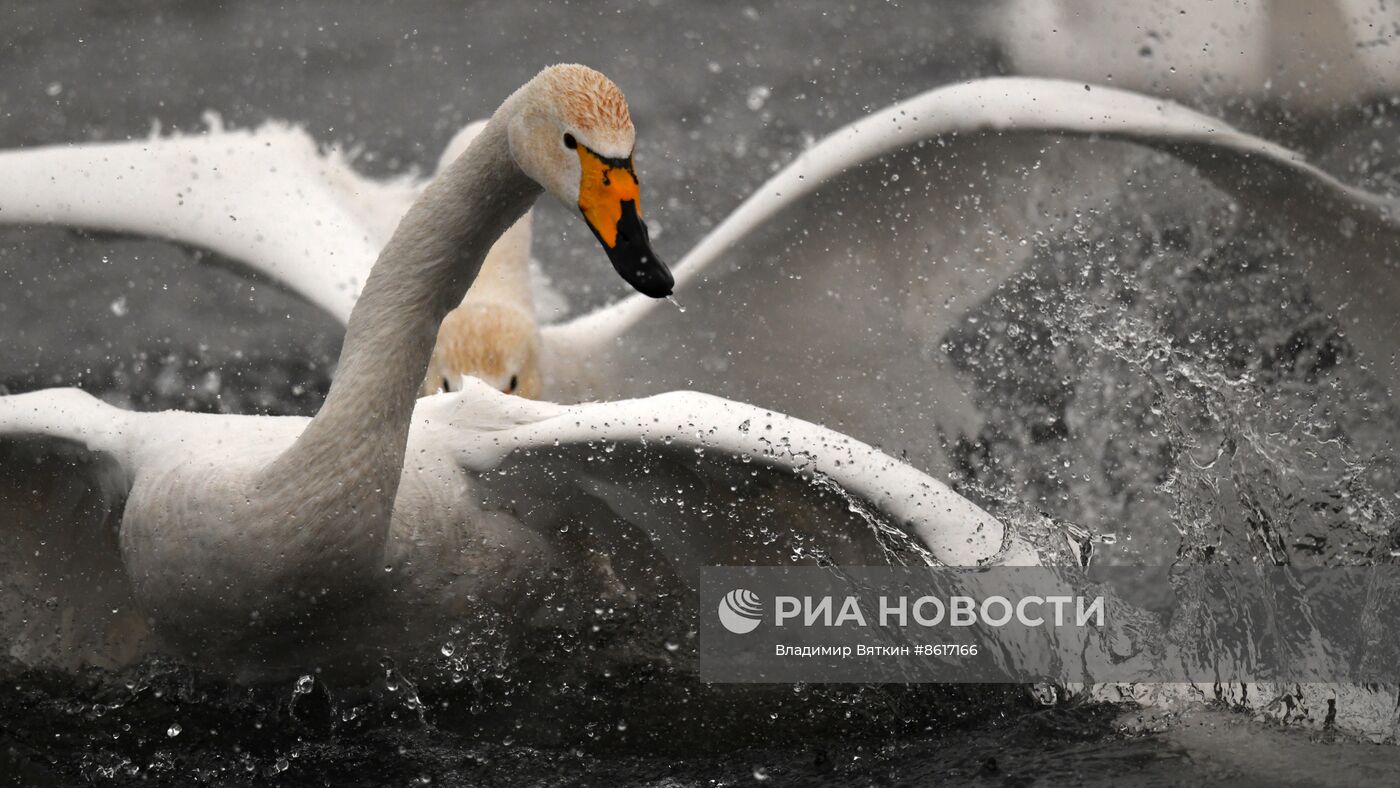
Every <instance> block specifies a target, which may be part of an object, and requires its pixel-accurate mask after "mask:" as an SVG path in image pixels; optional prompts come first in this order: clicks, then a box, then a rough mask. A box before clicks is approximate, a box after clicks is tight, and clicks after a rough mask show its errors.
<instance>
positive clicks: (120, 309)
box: [107, 296, 129, 317]
mask: <svg viewBox="0 0 1400 788" xmlns="http://www.w3.org/2000/svg"><path fill="white" fill-rule="evenodd" d="M107 308H108V309H110V310H111V311H112V314H114V315H116V316H117V317H126V315H127V312H128V311H129V310H128V308H127V305H126V296H118V297H117V300H115V301H113V302H112V303H111V304H110V305H108V307H107Z"/></svg>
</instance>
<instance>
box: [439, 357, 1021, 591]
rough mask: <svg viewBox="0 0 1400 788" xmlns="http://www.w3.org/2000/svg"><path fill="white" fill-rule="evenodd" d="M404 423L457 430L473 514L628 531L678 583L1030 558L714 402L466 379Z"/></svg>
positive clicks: (743, 410) (822, 447)
mask: <svg viewBox="0 0 1400 788" xmlns="http://www.w3.org/2000/svg"><path fill="white" fill-rule="evenodd" d="M418 414H419V416H420V417H426V418H428V419H429V420H430V421H432V420H438V421H441V422H446V423H451V424H454V425H455V426H456V427H457V430H456V432H455V433H454V440H453V446H454V448H455V449H456V451H457V452H458V457H459V458H460V461H461V463H462V465H463V466H464V467H465V468H466V469H467V470H468V471H469V472H471V473H472V474H474V475H475V476H477V477H478V478H479V480H480V481H479V483H480V485H481V490H482V496H483V506H485V507H487V508H505V509H509V510H510V511H511V512H512V514H513V515H514V516H516V517H518V518H519V519H520V520H521V521H522V522H524V523H525V524H526V525H528V526H530V527H532V528H535V529H538V530H540V531H541V532H542V533H545V534H550V535H554V534H558V533H560V532H562V531H568V530H570V529H571V528H572V529H575V532H577V531H579V530H582V531H586V532H590V533H593V534H595V536H597V537H598V541H599V542H601V543H602V544H603V545H604V547H603V548H602V549H604V550H605V551H607V552H609V553H610V554H613V555H616V554H617V552H618V551H620V550H622V548H621V547H620V546H622V545H625V544H628V543H629V536H630V540H631V542H633V543H637V544H639V545H641V546H642V547H644V548H645V549H642V550H641V552H642V553H646V552H647V551H648V550H655V551H656V552H657V553H659V554H660V555H662V556H664V557H665V558H666V559H668V561H669V563H670V564H671V566H672V567H673V569H674V571H675V572H676V573H677V575H678V576H680V577H681V579H684V580H687V581H693V573H694V572H695V571H696V570H698V568H699V567H702V566H707V565H714V564H760V565H763V564H786V563H792V562H794V561H799V562H808V561H817V562H830V563H833V564H847V565H862V564H871V563H879V564H884V563H888V562H890V561H892V560H895V561H898V560H903V561H912V562H915V563H919V562H926V561H938V562H943V563H946V564H954V565H977V564H984V563H989V562H993V561H1011V562H1032V561H1034V558H1035V557H1034V553H1033V551H1031V550H1030V549H1029V548H1028V547H1027V546H1025V545H1024V543H1022V542H1021V541H1020V540H1018V539H1016V538H1014V537H1012V536H1011V535H1010V534H1008V533H1007V531H1006V529H1005V528H1004V527H1003V525H1002V524H1001V523H1000V522H999V521H997V520H996V519H995V518H993V517H992V516H991V515H989V514H987V513H986V512H985V511H983V510H982V509H980V508H979V507H977V506H976V505H975V504H973V503H972V502H971V501H968V500H967V499H965V498H963V497H962V496H960V495H958V494H957V493H955V492H953V491H952V490H950V489H948V487H946V486H945V485H944V484H942V483H941V482H939V481H937V480H935V479H932V478H930V477H929V476H927V475H925V474H923V473H921V472H919V471H918V470H915V469H914V468H912V467H910V466H909V465H907V464H905V463H901V462H899V461H898V460H895V459H894V458H892V457H889V456H888V455H885V454H883V453H881V452H879V451H877V450H875V449H873V448H871V447H870V446H868V445H866V444H864V443H861V442H860V441H857V440H855V439H853V438H850V437H847V436H845V435H841V434H839V433H836V432H833V431H831V430H828V429H825V428H823V427H819V426H817V425H815V424H810V423H808V422H804V421H802V420H800V419H795V418H792V417H790V416H785V415H783V414H781V413H775V412H773V411H769V410H765V409H762V408H756V407H753V406H750V405H745V404H743V403H738V402H731V401H729V400H724V399H720V398H718V397H712V396H708V395H705V394H698V393H694V392H674V393H669V394H661V395H657V396H653V397H647V398H645V399H637V400H625V401H619V402H607V403H593V404H585V405H573V406H559V405H553V404H551V403H541V402H531V401H528V400H523V399H520V398H517V397H508V396H506V395H503V394H501V393H499V392H497V391H494V390H492V389H490V388H489V387H488V386H486V385H485V384H476V385H471V386H469V387H468V388H467V389H465V390H464V391H462V392H457V393H455V394H450V395H439V396H438V397H434V398H428V399H425V400H423V401H421V402H420V404H419V408H418ZM604 531H606V535H605V536H604V535H602V533H603V532H604ZM623 552H625V551H623ZM651 569H652V570H653V571H654V567H651ZM641 571H642V572H643V574H645V572H646V571H647V569H646V566H645V565H643V568H642V570H641ZM642 582H643V583H645V582H646V581H645V580H643V581H642Z"/></svg>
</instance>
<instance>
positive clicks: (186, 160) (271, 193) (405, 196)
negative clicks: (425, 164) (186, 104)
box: [0, 123, 420, 323]
mask: <svg viewBox="0 0 1400 788" xmlns="http://www.w3.org/2000/svg"><path fill="white" fill-rule="evenodd" d="M419 185H420V184H419V182H418V181H417V180H416V179H414V178H412V177H400V178H395V179H390V180H386V181H375V180H373V179H369V178H365V177H362V176H360V175H358V174H357V173H356V172H355V171H354V170H353V169H352V168H351V167H350V166H349V165H348V164H347V163H346V161H345V158H344V157H343V156H341V155H339V154H338V153H334V152H332V153H323V152H321V151H320V150H319V149H318V148H317V145H316V143H315V141H314V140H312V139H311V137H310V136H308V135H307V134H306V132H304V131H302V130H301V129H298V128H293V127H290V126H285V125H281V124H273V123H269V124H266V125H264V126H262V127H261V128H258V129H256V130H242V131H224V130H222V129H220V128H218V127H217V126H215V128H213V129H212V130H211V131H209V132H208V133H206V134H194V135H181V136H173V137H153V138H151V139H145V140H133V141H129V142H110V143H91V144H83V145H61V146H51V147H42V148H33V149H27V150H26V149H21V150H12V151H5V152H3V153H0V221H3V222H5V223H7V224H21V223H36V224H38V223H46V224H59V225H67V226H72V227H85V228H90V229H98V230H107V231H112V232H120V233H131V234H136V235H145V236H151V237H156V238H166V239H170V240H173V241H178V242H181V243H185V244H190V245H193V246H199V247H203V248H206V249H209V250H212V251H214V252H217V253H219V254H220V255H223V256H224V257H227V258H229V259H230V260H233V261H235V262H238V263H242V264H244V265H247V266H248V267H250V268H252V269H254V270H256V271H257V272H259V273H261V274H263V275H266V276H268V277H270V278H272V279H273V280H275V281H277V282H280V283H281V284H283V285H285V286H286V287H288V288H289V289H291V290H293V291H295V292H297V293H299V294H301V295H302V296H303V297H304V298H306V299H307V300H309V301H311V302H312V303H314V304H316V305H317V306H320V307H321V308H323V309H325V310H326V311H327V312H330V313H331V314H332V315H334V316H335V317H336V318H338V319H339V320H340V321H341V322H342V323H343V322H345V320H346V319H347V318H348V317H349V315H350V309H351V307H352V306H354V303H355V298H356V297H357V296H358V294H359V291H360V287H361V286H362V285H363V283H364V281H365V277H366V276H367V275H368V273H369V269H370V267H371V266H372V265H373V264H374V260H375V258H376V257H377V256H378V253H379V249H380V248H381V246H382V245H383V243H384V242H385V241H386V240H387V239H388V236H389V234H390V233H391V232H392V231H393V229H394V226H395V225H397V224H398V220H399V218H401V217H402V216H403V213H404V212H405V211H406V210H407V208H408V205H409V203H410V202H411V201H412V199H413V198H414V196H416V194H417V190H418V188H419Z"/></svg>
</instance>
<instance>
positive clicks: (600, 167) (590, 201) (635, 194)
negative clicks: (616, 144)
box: [576, 145, 642, 248]
mask: <svg viewBox="0 0 1400 788" xmlns="http://www.w3.org/2000/svg"><path fill="white" fill-rule="evenodd" d="M576 150H577V151H578V160H579V164H580V165H582V168H583V175H582V177H581V178H580V181H579V186H578V207H579V210H581V211H583V218H584V219H585V220H586V221H587V222H588V224H589V225H590V226H591V227H592V228H593V232H595V233H597V234H598V237H599V238H601V239H602V241H603V243H605V244H607V246H608V248H612V247H614V246H616V245H617V223H618V222H619V221H621V219H622V204H623V203H624V202H628V201H629V200H630V201H631V202H632V203H633V204H634V205H635V206H636V208H637V215H638V216H641V215H642V205H641V190H640V189H639V188H638V187H637V176H636V175H635V174H634V173H633V172H632V169H631V165H630V163H629V164H628V165H627V166H619V165H618V163H617V162H615V161H614V162H612V163H609V162H608V161H604V160H603V159H602V158H600V157H599V156H598V154H596V153H594V152H593V151H591V150H588V149H587V148H585V147H584V146H583V145H579V146H578V147H577V148H576Z"/></svg>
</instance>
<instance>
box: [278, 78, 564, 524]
mask: <svg viewBox="0 0 1400 788" xmlns="http://www.w3.org/2000/svg"><path fill="white" fill-rule="evenodd" d="M508 105H509V103H508V104H507V105H506V106H508ZM506 106H503V107H502V110H500V111H498V112H497V113H496V116H495V117H494V118H493V119H492V120H491V121H490V122H489V123H488V124H487V126H486V128H485V129H484V130H483V131H482V132H481V134H480V135H479V136H478V137H477V138H476V139H475V140H474V141H473V142H472V144H471V145H470V146H469V147H468V148H467V150H466V151H465V152H464V153H463V154H462V155H461V156H460V157H459V158H458V159H457V160H456V161H455V162H453V164H452V165H450V166H449V167H448V168H447V169H446V170H445V171H443V172H442V173H441V174H440V175H439V176H438V177H437V178H436V179H435V180H434V181H433V182H432V183H431V184H429V186H428V188H427V189H425V190H424V192H423V194H422V195H421V196H420V197H419V198H418V200H417V201H416V202H415V203H414V204H413V206H412V207H411V208H410V209H409V211H408V213H407V214H406V215H405V216H404V218H403V220H402V221H401V222H400V223H399V226H398V228H397V229H396V230H395V231H394V234H393V236H392V237H391V238H390V240H389V243H388V244H387V245H386V246H385V247H384V250H383V251H382V252H381V253H380V255H379V259H378V260H377V262H375V264H374V267H373V268H372V269H371V271H370V274H369V278H368V279H367V281H366V282H365V287H364V290H363V291H362V293H361V295H360V298H359V300H358V301H357V302H356V304H355V308H354V310H353V311H352V312H351V313H350V319H349V322H348V324H347V327H346V332H345V342H344V345H343V346H342V349H341V354H340V364H339V368H338V370H337V372H336V375H335V381H334V383H333V384H332V385H331V389H330V393H329V394H328V395H327V397H326V402H325V404H324V405H323V406H322V408H321V410H320V412H318V413H317V414H316V417H315V418H314V419H312V421H311V423H310V424H309V425H308V426H307V428H306V430H305V432H303V433H302V435H301V437H300V438H299V439H298V440H297V442H296V443H295V444H294V445H293V446H292V447H291V448H290V449H289V450H288V451H287V452H286V453H284V454H283V455H282V456H281V457H279V458H278V459H277V460H276V461H275V462H274V463H273V465H272V466H271V467H269V468H268V469H267V473H268V477H269V478H270V479H271V480H272V481H274V483H281V484H289V485H290V487H291V488H293V492H294V493H296V494H298V495H300V496H301V497H303V498H304V497H305V492H304V490H305V487H306V486H307V485H308V484H312V485H314V484H316V483H318V482H319V483H324V484H332V485H335V486H336V488H337V497H338V498H340V499H341V501H342V506H345V505H350V506H354V507H355V511H356V512H357V516H356V520H357V521H360V522H364V523H367V524H379V525H383V526H385V527H387V522H388V515H389V513H390V511H391V509H392V505H393V501H394V497H395V495H396V494H397V491H398V480H399V474H400V472H401V469H402V466H403V459H404V450H405V445H406V443H407V440H408V432H409V426H410V424H411V422H412V417H413V407H414V403H415V401H416V397H417V395H418V392H419V388H420V386H421V383H422V380H423V377H424V374H425V373H426V371H427V368H428V361H429V358H430V356H431V355H432V350H433V343H434V341H435V340H436V338H437V331H438V324H439V323H441V322H442V319H443V317H444V316H445V315H446V314H447V312H448V311H449V310H450V309H451V308H453V307H454V306H456V305H457V304H458V303H460V302H461V301H462V298H463V296H464V295H465V294H466V292H467V288H468V287H469V286H470V285H471V283H472V281H473V280H474V279H476V277H477V275H478V273H479V272H480V270H481V266H482V261H483V259H484V258H485V256H486V253H487V250H488V249H490V248H491V245H492V243H493V242H495V240H496V239H497V238H498V237H500V236H501V234H502V233H504V232H505V231H506V229H507V228H509V227H510V226H511V225H512V224H513V223H515V222H516V221H517V220H518V219H520V217H521V216H522V215H523V214H524V213H525V212H526V211H527V210H528V209H529V207H530V205H531V203H533V202H534V200H535V198H536V196H538V194H539V192H540V191H541V190H540V187H539V186H538V185H537V184H536V183H535V182H534V181H532V180H531V179H530V178H528V177H527V176H526V175H525V174H524V173H523V172H521V170H520V169H519V167H518V166H517V165H516V164H515V161H514V158H513V157H512V156H511V153H510V145H509V140H508V137H507V122H506V120H505V117H504V116H505V115H506ZM285 480H289V481H285ZM296 488H301V492H298V491H297V489H296Z"/></svg>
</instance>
